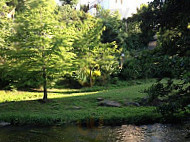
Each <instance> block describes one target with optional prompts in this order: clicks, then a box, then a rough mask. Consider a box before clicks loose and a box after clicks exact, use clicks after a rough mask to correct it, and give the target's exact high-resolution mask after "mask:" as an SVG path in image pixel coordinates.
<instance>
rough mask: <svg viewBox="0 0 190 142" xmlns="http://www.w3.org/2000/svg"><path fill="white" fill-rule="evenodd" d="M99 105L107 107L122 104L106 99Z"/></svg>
mask: <svg viewBox="0 0 190 142" xmlns="http://www.w3.org/2000/svg"><path fill="white" fill-rule="evenodd" d="M99 106H106V107H121V104H120V103H118V102H116V101H109V100H104V101H101V102H100V103H99Z"/></svg>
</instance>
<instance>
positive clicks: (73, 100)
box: [0, 81, 160, 125]
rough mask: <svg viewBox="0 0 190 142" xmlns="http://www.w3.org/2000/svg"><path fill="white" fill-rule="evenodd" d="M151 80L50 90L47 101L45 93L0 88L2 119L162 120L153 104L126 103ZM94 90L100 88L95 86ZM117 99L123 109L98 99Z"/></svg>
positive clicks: (59, 122)
mask: <svg viewBox="0 0 190 142" xmlns="http://www.w3.org/2000/svg"><path fill="white" fill-rule="evenodd" d="M151 84H152V82H150V81H148V82H140V83H139V82H138V83H134V84H133V85H132V86H129V85H126V86H123V87H119V88H115V89H114V88H113V87H111V89H108V88H107V89H105V88H101V91H94V92H90V91H93V89H82V90H68V89H59V90H58V89H52V90H49V94H48V98H49V101H48V102H47V103H45V104H44V103H42V102H40V101H39V99H41V98H42V96H43V93H42V92H20V91H14V92H7V91H3V90H2V91H0V121H6V122H11V123H12V124H14V125H62V124H68V123H79V124H87V125H95V124H98V123H101V124H103V125H118V124H121V123H130V124H131V123H132V124H144V123H153V122H159V120H160V115H159V114H158V113H156V112H155V108H154V107H126V106H124V103H125V102H130V101H135V100H136V99H138V98H142V97H144V96H145V94H144V93H141V91H143V90H144V89H146V88H147V87H149V86H150V85H151ZM94 90H100V89H97V88H95V89H94ZM98 97H102V98H104V99H108V100H113V101H117V102H119V103H121V104H122V107H120V108H114V107H102V106H98V101H97V98H98Z"/></svg>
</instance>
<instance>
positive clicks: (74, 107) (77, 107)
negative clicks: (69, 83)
mask: <svg viewBox="0 0 190 142" xmlns="http://www.w3.org/2000/svg"><path fill="white" fill-rule="evenodd" d="M72 108H73V109H76V110H78V109H81V107H79V106H73V107H72Z"/></svg>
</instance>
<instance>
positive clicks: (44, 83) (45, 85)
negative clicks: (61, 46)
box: [43, 67, 47, 102]
mask: <svg viewBox="0 0 190 142" xmlns="http://www.w3.org/2000/svg"><path fill="white" fill-rule="evenodd" d="M43 89H44V97H43V101H44V102H46V101H47V77H46V68H45V67H43Z"/></svg>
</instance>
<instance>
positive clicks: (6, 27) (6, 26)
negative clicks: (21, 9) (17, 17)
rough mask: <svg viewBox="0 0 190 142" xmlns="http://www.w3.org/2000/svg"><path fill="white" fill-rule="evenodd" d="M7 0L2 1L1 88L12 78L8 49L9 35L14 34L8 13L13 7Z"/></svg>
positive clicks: (0, 5) (0, 22)
mask: <svg viewBox="0 0 190 142" xmlns="http://www.w3.org/2000/svg"><path fill="white" fill-rule="evenodd" d="M6 2H7V0H2V1H0V13H1V14H0V88H4V87H6V86H7V85H8V84H9V82H10V80H9V79H8V78H7V77H6V73H7V72H8V70H7V64H8V61H7V56H6V51H7V50H8V49H9V45H10V41H9V37H10V36H11V34H12V31H13V29H12V27H13V20H12V19H11V18H8V13H9V11H10V10H12V7H10V6H7V4H6Z"/></svg>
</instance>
